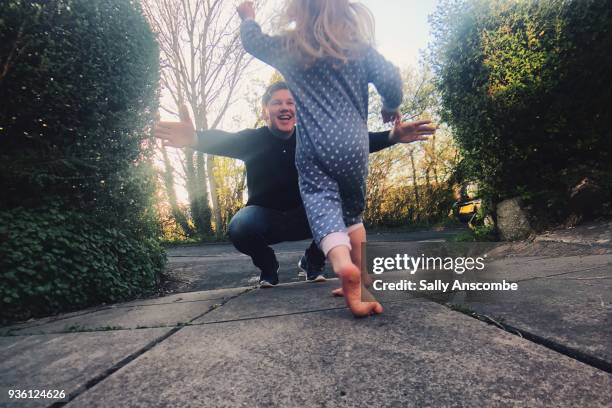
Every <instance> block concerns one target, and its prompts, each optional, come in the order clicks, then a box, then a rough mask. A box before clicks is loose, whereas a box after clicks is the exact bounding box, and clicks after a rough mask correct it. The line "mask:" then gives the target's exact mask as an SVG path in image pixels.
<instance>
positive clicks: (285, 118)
mask: <svg viewBox="0 0 612 408" xmlns="http://www.w3.org/2000/svg"><path fill="white" fill-rule="evenodd" d="M278 119H279V120H291V119H293V116H291V115H279V116H278Z"/></svg>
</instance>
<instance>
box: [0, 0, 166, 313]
mask: <svg viewBox="0 0 612 408" xmlns="http://www.w3.org/2000/svg"><path fill="white" fill-rule="evenodd" d="M158 57H159V52H158V48H157V44H156V42H155V38H154V35H153V33H152V32H151V30H150V28H149V26H148V24H147V22H146V20H145V19H144V17H143V16H142V13H141V11H140V6H139V4H138V2H137V1H130V0H96V1H89V0H52V1H46V0H45V1H43V0H38V1H37V0H34V1H32V0H29V1H26V0H6V1H3V2H0V190H1V191H2V199H1V200H0V254H1V257H0V258H1V259H0V274H1V276H2V279H1V283H0V308H1V310H2V313H1V314H2V316H1V318H2V319H3V320H13V319H16V318H20V319H21V318H28V317H31V316H39V315H44V314H48V313H55V312H59V311H63V310H69V309H73V308H76V307H82V306H86V305H92V304H97V303H100V302H108V301H114V300H119V299H126V298H129V297H131V296H135V295H137V294H143V293H146V292H147V291H150V290H151V289H152V288H153V286H154V284H155V279H156V276H157V274H158V273H159V271H160V270H161V268H162V265H163V252H162V250H161V248H160V247H159V246H158V245H157V244H156V243H155V240H154V237H156V236H157V233H158V231H157V228H158V227H157V222H156V216H155V213H154V211H153V207H152V198H153V192H154V189H155V180H154V178H153V177H152V174H153V172H152V167H151V162H150V158H151V157H152V151H151V148H152V144H151V143H149V141H148V140H147V139H148V138H149V137H150V136H149V134H150V132H149V129H150V125H151V124H152V121H153V119H154V118H153V114H154V112H156V110H157V106H156V103H157V102H156V101H157V93H158V92H157V89H158V79H159V64H158Z"/></svg>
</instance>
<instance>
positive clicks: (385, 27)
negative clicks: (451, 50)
mask: <svg viewBox="0 0 612 408" xmlns="http://www.w3.org/2000/svg"><path fill="white" fill-rule="evenodd" d="M361 2H362V3H363V4H365V5H366V6H367V7H368V8H369V9H370V11H372V14H374V19H375V21H376V42H377V48H378V51H380V52H381V53H382V54H383V55H384V56H385V57H386V58H388V59H389V60H391V61H392V62H393V63H395V64H396V65H398V66H400V67H406V66H409V65H416V64H417V62H418V60H419V50H421V49H425V48H426V47H427V43H428V41H429V23H428V20H427V17H428V16H429V15H430V14H432V13H433V12H434V11H435V9H436V4H437V0H361Z"/></svg>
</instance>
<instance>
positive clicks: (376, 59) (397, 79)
mask: <svg viewBox="0 0 612 408" xmlns="http://www.w3.org/2000/svg"><path fill="white" fill-rule="evenodd" d="M365 64H366V70H367V75H368V81H369V82H371V83H373V84H374V86H375V87H376V90H377V91H378V93H379V94H380V96H381V97H382V102H383V112H382V113H383V121H385V122H388V121H391V120H394V119H399V114H398V113H397V110H398V108H399V106H400V105H401V104H402V98H403V92H402V77H401V76H400V72H399V69H398V68H397V67H396V66H395V65H393V64H392V63H390V62H389V61H387V60H386V59H385V57H383V56H382V55H380V53H379V52H378V51H376V50H375V49H374V48H369V49H368V52H367V54H366V58H365ZM396 115H397V117H396Z"/></svg>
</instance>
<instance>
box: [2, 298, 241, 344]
mask: <svg viewBox="0 0 612 408" xmlns="http://www.w3.org/2000/svg"><path fill="white" fill-rule="evenodd" d="M247 290H250V288H238V289H232V290H220V291H210V292H194V293H182V294H176V295H172V296H168V297H163V298H156V299H147V300H138V301H134V302H128V303H120V304H117V305H113V306H111V307H107V308H104V309H101V310H98V311H95V312H92V313H87V314H82V315H76V316H70V317H67V318H64V319H56V320H53V321H49V322H45V323H44V324H40V325H32V326H27V327H20V326H17V327H15V328H13V329H12V330H11V331H10V333H11V334H13V335H26V334H42V333H62V332H70V331H87V330H101V329H105V328H107V329H108V328H112V329H128V328H131V329H136V328H142V327H159V326H173V325H181V324H185V323H188V322H190V321H191V320H193V319H195V318H197V317H199V316H200V315H202V314H204V313H206V312H208V311H210V310H211V309H212V308H214V307H216V306H218V305H219V304H221V303H223V302H224V301H226V300H227V299H229V298H231V297H232V296H236V295H238V294H240V293H243V292H245V291H247Z"/></svg>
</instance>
